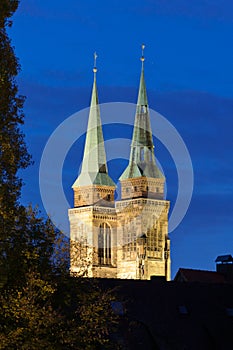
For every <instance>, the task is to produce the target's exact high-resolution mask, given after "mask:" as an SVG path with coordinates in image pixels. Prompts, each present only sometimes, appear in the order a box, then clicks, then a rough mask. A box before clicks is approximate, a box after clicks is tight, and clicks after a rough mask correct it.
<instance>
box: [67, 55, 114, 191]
mask: <svg viewBox="0 0 233 350" xmlns="http://www.w3.org/2000/svg"><path fill="white" fill-rule="evenodd" d="M96 59H97V55H96V53H94V68H93V72H94V81H93V87H92V95H91V105H90V111H89V119H88V126H87V134H86V142H85V148H84V155H83V163H82V170H81V173H80V175H79V177H78V178H77V180H76V181H75V183H74V184H73V186H72V187H77V186H87V185H91V184H92V185H104V186H115V184H114V182H113V181H112V179H111V178H110V177H109V175H108V169H107V162H106V153H105V147H104V138H103V131H102V124H101V119H100V108H99V100H98V92H97V84H96V73H97V68H96Z"/></svg>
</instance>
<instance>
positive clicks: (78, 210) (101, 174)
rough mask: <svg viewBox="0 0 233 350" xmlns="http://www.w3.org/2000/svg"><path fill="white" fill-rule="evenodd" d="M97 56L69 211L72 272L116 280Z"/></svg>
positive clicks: (112, 188)
mask: <svg viewBox="0 0 233 350" xmlns="http://www.w3.org/2000/svg"><path fill="white" fill-rule="evenodd" d="M96 58H97V55H96V54H95V55H94V68H93V72H94V82H93V88H92V96H91V105H90V111H89V120H88V127H87V133H86V141H85V148H84V156H83V162H82V168H81V173H80V175H79V176H78V178H77V179H76V181H75V182H74V184H73V186H72V188H73V191H74V208H72V209H70V210H69V221H70V271H71V274H74V275H75V274H77V275H83V276H88V277H116V264H117V260H116V259H117V254H116V245H117V244H116V211H115V206H114V191H115V187H116V186H115V183H114V182H113V180H112V179H111V178H110V177H109V175H108V169H107V163H106V154H105V147H104V139H103V132H102V125H101V118H100V107H99V101H98V93H97V84H96V73H97V68H96Z"/></svg>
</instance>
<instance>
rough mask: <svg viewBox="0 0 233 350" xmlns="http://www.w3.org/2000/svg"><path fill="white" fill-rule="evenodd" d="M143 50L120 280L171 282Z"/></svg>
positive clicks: (125, 188)
mask: <svg viewBox="0 0 233 350" xmlns="http://www.w3.org/2000/svg"><path fill="white" fill-rule="evenodd" d="M143 50H144V45H143V46H142V57H141V62H142V68H141V77H140V85H139V92H138V100H137V106H136V115H135V123H134V130H133V138H132V143H131V151H130V160H129V164H128V166H127V168H126V169H125V171H124V172H123V174H122V175H121V177H120V183H121V200H120V201H118V202H116V212H117V220H118V232H117V236H118V247H119V249H118V257H117V263H118V264H117V265H118V278H133V279H150V277H151V276H165V277H166V280H170V240H169V238H168V210H169V201H166V200H164V182H165V178H164V176H163V174H162V173H161V171H160V170H159V168H158V166H157V164H156V160H155V155H154V144H153V139H152V132H151V126H150V116H149V107H148V99H147V93H146V85H145V78H144V55H143Z"/></svg>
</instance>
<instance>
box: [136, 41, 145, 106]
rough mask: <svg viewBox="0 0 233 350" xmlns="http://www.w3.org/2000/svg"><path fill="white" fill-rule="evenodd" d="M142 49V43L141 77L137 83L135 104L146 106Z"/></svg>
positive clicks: (143, 47)
mask: <svg viewBox="0 0 233 350" xmlns="http://www.w3.org/2000/svg"><path fill="white" fill-rule="evenodd" d="M144 49H145V45H142V56H141V61H142V69H141V77H140V85H139V92H138V101H137V106H146V107H147V106H148V100H147V94H146V84H145V77H144V61H145V57H144Z"/></svg>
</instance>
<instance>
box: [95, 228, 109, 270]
mask: <svg viewBox="0 0 233 350" xmlns="http://www.w3.org/2000/svg"><path fill="white" fill-rule="evenodd" d="M98 263H99V264H100V265H110V264H111V228H110V226H109V225H108V224H107V223H105V222H104V223H102V224H101V225H100V227H99V233H98Z"/></svg>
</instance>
